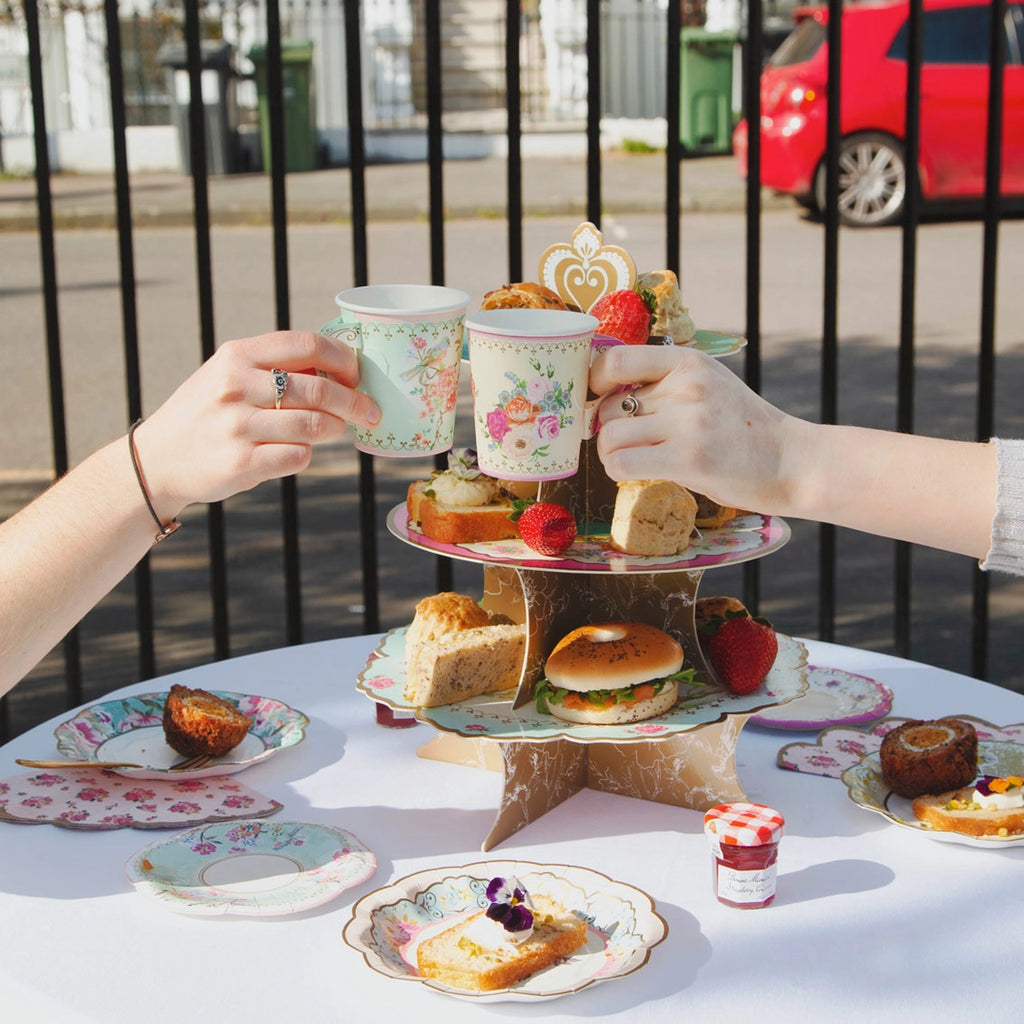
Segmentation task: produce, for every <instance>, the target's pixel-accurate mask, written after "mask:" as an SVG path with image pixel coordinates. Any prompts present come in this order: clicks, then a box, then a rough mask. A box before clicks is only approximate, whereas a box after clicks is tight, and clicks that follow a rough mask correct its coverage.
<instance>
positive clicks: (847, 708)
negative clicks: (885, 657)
mask: <svg viewBox="0 0 1024 1024" xmlns="http://www.w3.org/2000/svg"><path fill="white" fill-rule="evenodd" d="M807 684H808V690H807V693H806V694H804V696H803V697H801V698H799V700H794V701H791V702H790V703H789V704H784V705H782V706H781V707H774V708H765V710H764V711H761V712H758V714H756V715H755V716H754V717H753V718H751V719H750V721H751V722H752V723H753V724H754V725H761V726H764V727H765V728H767V729H793V730H800V729H824V728H826V727H827V726H830V725H861V724H863V723H865V722H873V721H874V720H875V719H876V718H881V717H882V716H883V715H887V714H888V713H889V711H890V710H891V709H892V690H890V689H889V687H888V686H886V685H885V684H884V683H880V682H878V681H877V680H875V679H869V678H868V677H867V676H858V675H854V674H853V673H852V672H844V671H843V670H842V669H838V668H822V667H821V666H820V665H808V666H807Z"/></svg>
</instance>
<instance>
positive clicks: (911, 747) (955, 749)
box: [879, 718, 978, 799]
mask: <svg viewBox="0 0 1024 1024" xmlns="http://www.w3.org/2000/svg"><path fill="white" fill-rule="evenodd" d="M879 758H880V760H881V766H882V777H883V778H884V779H885V781H886V783H887V784H888V785H889V787H890V789H892V790H893V792H895V793H897V794H899V795H900V796H902V797H907V798H908V799H912V798H913V797H918V796H923V795H924V794H926V793H928V794H938V793H948V792H949V791H950V790H954V789H960V788H961V787H963V786H966V785H968V784H969V783H970V782H972V781H973V780H974V779H975V778H976V777H977V772H978V734H977V733H976V732H975V730H974V726H973V725H971V724H970V722H962V721H960V719H958V718H940V719H938V720H936V721H910V722H904V723H903V724H902V725H898V726H897V727H896V728H895V729H893V730H891V731H890V732H888V733H886V734H885V736H884V737H883V738H882V745H881V747H880V748H879Z"/></svg>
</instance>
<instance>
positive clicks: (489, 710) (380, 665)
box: [358, 626, 807, 743]
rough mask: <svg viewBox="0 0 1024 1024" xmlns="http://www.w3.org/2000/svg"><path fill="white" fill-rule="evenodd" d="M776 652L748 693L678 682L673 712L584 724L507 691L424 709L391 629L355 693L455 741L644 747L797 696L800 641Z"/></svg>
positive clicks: (401, 636) (801, 689) (399, 638)
mask: <svg viewBox="0 0 1024 1024" xmlns="http://www.w3.org/2000/svg"><path fill="white" fill-rule="evenodd" d="M777 636H778V638H779V653H778V655H776V658H775V664H774V665H773V666H772V669H771V671H770V672H769V673H768V677H767V678H766V679H765V681H764V683H763V684H762V685H761V686H759V687H758V688H757V690H755V691H754V692H753V693H750V694H746V695H745V696H738V695H737V694H734V693H730V692H729V691H728V690H727V689H725V688H724V687H721V686H711V685H706V684H703V683H697V682H695V683H680V684H679V700H678V702H677V703H676V705H675V707H674V708H672V710H671V711H668V712H666V713H665V714H663V715H658V716H657V717H656V718H649V719H647V720H646V721H642V722H633V723H630V724H627V725H585V724H583V723H577V722H566V721H564V720H562V719H560V718H555V717H554V716H553V715H546V714H542V713H541V712H539V711H537V709H536V708H535V707H534V705H533V704H532V703H528V704H526V705H524V706H523V707H521V708H517V709H515V710H513V708H512V694H511V692H510V691H509V692H505V693H500V694H484V695H483V696H481V697H471V698H470V699H469V700H464V701H460V702H459V703H458V704H444V705H441V706H439V707H432V708H421V707H417V706H416V705H415V704H411V703H410V702H409V701H407V700H406V699H405V694H404V691H405V627H404V626H402V627H400V628H398V629H393V630H391V632H390V633H388V634H387V635H386V636H384V637H383V639H382V640H381V643H380V646H379V647H378V648H377V650H376V651H374V653H373V654H372V655H371V656H370V660H369V661H368V662H367V665H366V668H365V669H363V671H362V672H361V673H360V674H359V684H358V688H359V689H360V690H361V691H362V692H363V693H365V694H366V695H367V696H368V697H369V698H370V699H371V700H373V701H376V702H379V703H383V704H387V705H388V706H389V707H392V708H394V709H395V710H396V711H407V712H413V713H414V714H415V715H416V717H417V718H419V719H420V720H421V721H424V722H430V724H431V725H433V726H434V727H435V728H437V729H441V730H442V731H444V732H452V733H455V734H456V735H459V736H469V737H477V738H479V737H482V738H485V739H493V740H529V741H530V742H533V743H537V742H542V741H547V740H558V739H567V740H574V741H576V742H579V743H590V742H594V741H599V742H600V741H603V742H606V743H641V742H648V741H650V740H652V739H654V740H657V739H663V738H665V737H668V736H674V735H676V734H678V733H683V732H689V731H690V730H691V729H696V728H699V727H700V726H702V725H710V724H711V723H712V722H718V721H721V720H722V719H723V718H725V717H726V716H727V715H730V714H742V713H750V712H753V711H759V710H761V709H762V708H766V707H770V706H772V705H774V704H780V703H784V702H785V701H789V700H793V699H794V698H796V697H800V696H801V695H802V694H803V693H805V692H806V690H807V682H806V680H805V678H804V675H805V669H806V666H807V649H806V648H805V647H804V645H803V644H802V643H801V642H800V641H799V640H794V639H793V638H792V637H788V636H785V635H784V634H782V633H779V634H777Z"/></svg>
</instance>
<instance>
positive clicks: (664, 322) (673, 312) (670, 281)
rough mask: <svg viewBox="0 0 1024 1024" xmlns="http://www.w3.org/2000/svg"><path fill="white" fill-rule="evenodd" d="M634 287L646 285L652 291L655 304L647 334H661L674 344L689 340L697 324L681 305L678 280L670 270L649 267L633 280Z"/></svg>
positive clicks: (694, 333)
mask: <svg viewBox="0 0 1024 1024" xmlns="http://www.w3.org/2000/svg"><path fill="white" fill-rule="evenodd" d="M636 286H637V288H638V289H640V288H647V289H649V290H650V291H651V292H653V293H654V298H655V301H656V302H657V307H656V309H655V311H654V323H653V324H652V325H651V334H664V335H667V336H668V337H670V338H671V339H672V341H673V343H674V344H676V345H686V344H688V343H689V342H691V341H693V339H694V337H695V336H696V334H697V326H696V324H694V322H693V320H692V318H691V317H690V311H689V310H688V309H687V308H686V306H684V305H683V295H682V292H681V291H680V288H679V280H678V279H677V278H676V275H675V274H673V273H672V271H671V270H651V271H648V273H646V274H641V275H640V276H639V277H638V278H637V279H636Z"/></svg>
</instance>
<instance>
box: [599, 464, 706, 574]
mask: <svg viewBox="0 0 1024 1024" xmlns="http://www.w3.org/2000/svg"><path fill="white" fill-rule="evenodd" d="M696 514H697V502H696V501H695V500H694V498H693V495H691V494H690V492H689V491H688V490H686V488H685V487H680V486H679V484H677V483H673V482H672V481H671V480H626V481H623V482H622V483H620V484H619V485H618V489H617V491H616V495H615V510H614V512H613V513H612V525H611V542H612V547H614V548H616V549H617V550H618V551H622V552H624V553H626V554H628V555H675V554H679V552H681V551H685V550H686V549H687V548H688V547H689V546H690V535H691V534H692V533H693V527H694V522H695V517H696Z"/></svg>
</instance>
